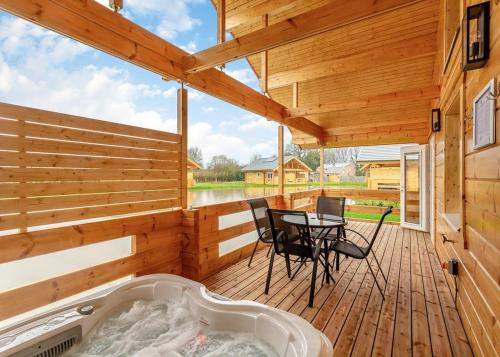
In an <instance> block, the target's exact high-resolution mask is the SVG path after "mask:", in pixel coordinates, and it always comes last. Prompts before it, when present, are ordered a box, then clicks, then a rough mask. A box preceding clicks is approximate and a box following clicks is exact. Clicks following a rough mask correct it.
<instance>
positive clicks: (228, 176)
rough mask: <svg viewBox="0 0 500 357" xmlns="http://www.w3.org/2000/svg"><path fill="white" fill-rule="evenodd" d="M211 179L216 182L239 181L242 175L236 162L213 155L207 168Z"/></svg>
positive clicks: (222, 156)
mask: <svg viewBox="0 0 500 357" xmlns="http://www.w3.org/2000/svg"><path fill="white" fill-rule="evenodd" d="M207 168H208V171H209V173H210V175H209V176H211V177H212V179H213V180H215V181H216V182H218V181H240V180H242V179H243V173H242V172H241V167H240V165H238V162H237V161H236V160H234V159H230V158H228V157H227V156H226V155H215V156H214V157H212V160H211V161H210V163H209V164H208V166H207Z"/></svg>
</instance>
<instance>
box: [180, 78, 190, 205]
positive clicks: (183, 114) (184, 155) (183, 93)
mask: <svg viewBox="0 0 500 357" xmlns="http://www.w3.org/2000/svg"><path fill="white" fill-rule="evenodd" d="M177 134H179V135H180V136H181V157H180V159H181V160H180V161H181V206H182V208H184V209H185V208H187V184H188V180H187V165H188V147H187V143H188V92H187V90H186V89H184V88H180V89H178V90H177Z"/></svg>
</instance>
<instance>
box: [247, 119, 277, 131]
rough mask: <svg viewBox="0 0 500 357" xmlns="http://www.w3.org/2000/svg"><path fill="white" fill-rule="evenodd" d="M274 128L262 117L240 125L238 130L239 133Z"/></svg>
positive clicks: (274, 125)
mask: <svg viewBox="0 0 500 357" xmlns="http://www.w3.org/2000/svg"><path fill="white" fill-rule="evenodd" d="M274 127H276V124H275V123H273V122H271V121H269V120H267V119H266V118H263V117H256V118H255V119H252V120H250V121H249V122H247V123H244V124H241V125H240V126H239V127H238V129H239V130H241V131H248V130H256V129H261V130H262V129H265V130H268V129H271V128H274Z"/></svg>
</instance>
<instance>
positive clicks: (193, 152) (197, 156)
mask: <svg viewBox="0 0 500 357" xmlns="http://www.w3.org/2000/svg"><path fill="white" fill-rule="evenodd" d="M188 157H189V158H190V159H191V160H193V161H194V162H196V163H197V164H198V165H200V166H201V167H203V153H202V152H201V149H200V148H199V147H197V146H192V147H190V148H189V150H188Z"/></svg>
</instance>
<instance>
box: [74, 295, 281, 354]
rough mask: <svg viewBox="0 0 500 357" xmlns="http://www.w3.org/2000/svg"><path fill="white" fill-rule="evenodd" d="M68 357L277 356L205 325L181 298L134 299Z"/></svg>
mask: <svg viewBox="0 0 500 357" xmlns="http://www.w3.org/2000/svg"><path fill="white" fill-rule="evenodd" d="M66 356H68V357H69V356H71V357H97V356H110V357H111V356H112V357H122V356H135V357H160V356H161V357H181V356H182V357H184V356H189V357H191V356H193V357H202V356H203V357H209V356H235V357H247V356H248V357H250V356H251V357H265V356H270V357H277V356H278V355H277V353H276V352H275V351H274V350H273V349H272V348H271V346H269V345H268V344H266V343H265V342H263V341H260V340H259V339H257V338H256V337H255V336H254V335H253V334H249V333H238V332H229V331H218V330H213V329H210V327H209V326H207V325H206V324H205V323H203V322H201V321H200V320H199V319H198V318H197V317H196V316H194V315H193V313H192V312H191V310H190V308H189V304H188V302H187V300H186V299H185V298H182V299H179V300H175V301H174V300H167V301H146V300H137V301H135V302H133V303H130V304H129V305H128V306H126V307H125V308H124V309H123V310H121V311H120V312H118V313H115V314H114V315H112V316H111V317H109V318H108V319H107V320H106V321H105V322H104V323H102V324H101V325H100V326H98V327H97V328H95V329H94V330H93V331H92V332H91V333H90V334H89V336H88V337H87V338H86V340H85V341H84V342H83V343H81V344H80V345H78V346H76V347H75V349H73V350H71V351H69V352H68V354H67V355H66Z"/></svg>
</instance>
